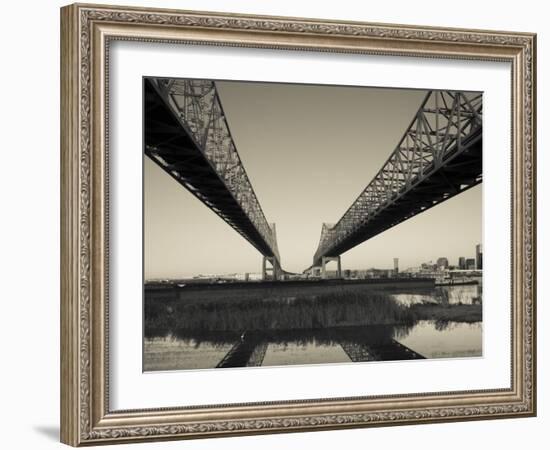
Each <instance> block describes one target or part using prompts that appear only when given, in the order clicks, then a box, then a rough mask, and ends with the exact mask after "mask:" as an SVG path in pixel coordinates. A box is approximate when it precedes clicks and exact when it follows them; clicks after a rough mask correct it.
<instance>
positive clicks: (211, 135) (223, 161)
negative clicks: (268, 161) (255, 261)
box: [153, 78, 280, 261]
mask: <svg viewBox="0 0 550 450" xmlns="http://www.w3.org/2000/svg"><path fill="white" fill-rule="evenodd" d="M153 82H154V84H155V85H156V87H157V90H158V92H159V94H160V95H161V96H162V97H163V99H164V101H165V102H166V103H167V104H168V105H169V106H170V107H171V108H172V110H173V111H174V112H175V113H176V114H177V116H178V118H179V120H180V122H181V124H182V126H183V127H184V128H185V129H186V130H187V131H188V132H189V134H190V135H191V136H192V138H193V139H194V141H195V143H196V144H197V147H198V148H199V149H200V150H201V151H202V153H203V155H204V156H205V157H206V159H207V160H208V161H209V163H210V165H211V166H212V167H213V168H214V170H215V172H216V173H217V174H218V176H219V177H220V179H222V180H223V182H224V183H225V185H226V186H227V189H228V190H229V192H230V193H231V194H232V196H233V197H234V198H235V200H236V201H237V203H238V204H239V205H240V206H241V208H242V209H243V211H244V212H245V213H246V215H247V216H248V218H249V219H250V220H251V222H252V223H253V224H254V226H255V228H256V230H257V231H258V233H259V234H260V235H261V236H262V238H263V239H264V241H265V242H266V243H267V244H268V246H269V248H270V249H271V251H272V256H276V257H277V260H278V261H279V260H280V259H279V251H278V248H277V239H276V235H275V230H274V227H273V226H271V225H270V224H269V223H268V222H267V220H266V218H265V215H264V213H263V211H262V208H261V206H260V203H259V201H258V198H257V197H256V194H255V192H254V189H253V188H252V185H251V183H250V180H249V179H248V175H247V174H246V171H245V169H244V166H243V164H242V162H241V159H240V157H239V154H238V152H237V149H236V147H235V143H234V141H233V137H232V136H231V131H230V129H229V126H228V124H227V121H226V118H225V114H224V111H223V108H222V104H221V101H220V99H219V96H218V92H217V90H216V85H215V83H214V82H213V81H209V80H195V79H178V80H174V79H162V78H159V79H155V80H154V81H153Z"/></svg>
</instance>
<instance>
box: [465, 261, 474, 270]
mask: <svg viewBox="0 0 550 450" xmlns="http://www.w3.org/2000/svg"><path fill="white" fill-rule="evenodd" d="M475 268H476V260H475V258H468V259H467V260H466V269H467V270H475Z"/></svg>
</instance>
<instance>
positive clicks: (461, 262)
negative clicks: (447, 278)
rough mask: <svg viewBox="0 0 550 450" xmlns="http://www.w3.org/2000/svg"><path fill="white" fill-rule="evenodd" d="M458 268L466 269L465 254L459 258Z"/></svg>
mask: <svg viewBox="0 0 550 450" xmlns="http://www.w3.org/2000/svg"><path fill="white" fill-rule="evenodd" d="M458 268H459V269H460V270H466V258H465V257H464V256H461V257H460V258H458Z"/></svg>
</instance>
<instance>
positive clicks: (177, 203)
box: [144, 82, 482, 279]
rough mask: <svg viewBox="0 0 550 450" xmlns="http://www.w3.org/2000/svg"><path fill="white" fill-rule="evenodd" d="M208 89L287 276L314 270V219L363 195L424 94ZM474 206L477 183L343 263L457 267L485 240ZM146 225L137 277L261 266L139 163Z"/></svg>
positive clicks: (246, 86)
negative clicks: (273, 231)
mask: <svg viewBox="0 0 550 450" xmlns="http://www.w3.org/2000/svg"><path fill="white" fill-rule="evenodd" d="M217 88H218V91H219V95H220V99H221V101H222V103H223V107H224V110H225V113H226V116H227V121H228V123H229V126H230V128H231V133H232V135H233V137H234V139H235V141H236V142H237V145H238V147H239V155H240V157H241V160H242V162H243V164H244V166H245V168H246V171H247V173H248V177H249V178H250V180H251V184H252V186H253V187H254V190H255V192H256V195H257V196H258V198H259V199H260V202H261V204H262V207H263V211H264V214H265V216H266V218H267V220H268V221H269V222H274V223H276V226H277V238H278V242H279V251H280V254H281V261H282V266H283V268H284V269H285V270H288V271H290V272H302V271H303V270H304V269H305V268H307V267H308V266H309V265H311V259H312V255H313V252H314V251H315V249H316V247H317V244H318V240H319V234H320V229H321V224H322V223H323V222H329V223H330V222H335V221H337V220H338V218H339V217H340V216H341V215H342V213H343V212H344V211H345V209H346V208H347V207H348V206H349V205H350V204H351V202H352V201H353V200H354V199H355V198H356V197H357V195H358V194H359V193H360V192H361V191H362V189H363V188H364V187H365V186H366V184H367V183H368V181H369V180H370V179H371V178H372V176H373V175H374V174H375V173H376V172H377V171H378V169H379V168H380V166H381V165H382V164H383V163H384V161H385V160H386V159H387V157H388V155H389V154H390V152H391V151H393V148H394V147H395V145H396V143H397V141H398V140H399V138H400V137H401V135H402V133H403V131H404V129H405V128H406V126H407V125H408V122H409V121H410V117H411V115H412V114H413V113H414V111H416V110H417V109H418V106H419V104H420V102H421V100H422V98H423V96H424V95H425V91H417V90H401V89H372V88H355V87H354V88H352V87H333V86H331V87H326V86H303V85H270V84H262V83H243V82H240V83H231V82H223V83H217ZM343 141H344V142H345V145H343V144H342V142H343ZM481 206H482V185H479V186H476V187H474V188H472V189H470V190H469V191H466V192H463V193H461V194H460V195H459V196H456V197H454V198H451V199H449V200H447V201H446V202H444V203H442V204H440V205H438V206H436V207H434V208H432V209H431V210H429V211H427V212H424V213H422V214H420V215H418V216H415V217H413V218H411V219H409V220H407V221H406V222H403V223H402V224H400V225H398V226H396V227H394V228H392V229H390V230H388V231H386V232H384V233H382V234H380V235H378V236H375V237H373V238H372V239H370V240H368V241H366V242H364V243H363V244H361V245H359V246H357V247H355V248H353V249H351V250H350V251H348V252H346V253H344V254H343V255H342V267H343V269H346V268H354V269H355V268H359V267H365V268H367V267H380V268H385V267H387V268H391V267H392V266H393V257H398V258H399V266H400V267H401V268H403V269H406V268H407V267H414V266H419V265H420V264H421V263H423V262H426V261H428V260H430V259H431V260H436V259H437V258H438V257H440V256H446V257H447V258H449V259H450V260H452V261H455V260H456V261H457V260H458V258H459V257H460V256H470V255H472V254H474V255H475V252H472V250H471V249H475V245H476V244H479V243H481V242H482V223H481V214H482V213H481ZM144 227H145V230H144V237H145V239H144V256H145V258H144V265H145V267H144V272H145V278H146V279H153V278H177V277H188V276H192V275H196V274H198V273H231V272H249V273H255V272H258V271H259V270H260V267H261V255H260V254H259V253H258V252H257V250H256V249H254V248H253V247H252V246H251V245H250V244H249V243H248V242H246V241H245V240H244V239H243V238H242V237H241V236H240V235H239V234H238V233H236V232H235V231H234V230H233V229H232V228H230V227H229V226H228V225H227V224H226V223H225V222H223V221H222V220H221V219H220V218H219V217H218V216H217V215H216V214H215V213H213V212H212V211H210V210H209V209H208V208H207V207H206V206H205V205H203V204H202V203H201V202H200V201H199V200H198V199H196V198H195V197H194V196H193V195H192V194H190V193H189V192H188V191H186V190H185V189H184V188H183V187H182V186H181V185H179V184H178V183H176V182H175V181H174V180H172V179H171V178H170V177H168V176H167V175H166V174H165V173H164V172H163V171H162V170H161V169H160V168H159V167H157V166H155V165H154V164H153V163H152V162H151V161H149V160H148V158H144ZM237 254H238V258H235V255H237ZM330 268H332V266H330V267H329V269H330Z"/></svg>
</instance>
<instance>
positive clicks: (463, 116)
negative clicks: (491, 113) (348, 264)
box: [304, 91, 483, 277]
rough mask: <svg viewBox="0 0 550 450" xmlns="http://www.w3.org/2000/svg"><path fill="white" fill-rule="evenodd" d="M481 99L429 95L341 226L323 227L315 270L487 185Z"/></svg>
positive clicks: (479, 96) (468, 95) (444, 93)
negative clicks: (484, 171)
mask: <svg viewBox="0 0 550 450" xmlns="http://www.w3.org/2000/svg"><path fill="white" fill-rule="evenodd" d="M482 119H483V110H482V94H481V93H465V92H456V91H430V92H429V93H428V94H427V95H426V97H425V98H424V101H423V102H422V104H421V105H420V108H419V109H418V111H417V112H416V114H415V116H414V117H413V119H412V121H411V123H410V125H409V126H408V128H407V129H406V130H405V132H404V134H403V136H402V137H401V139H400V140H399V142H398V144H397V146H396V148H395V149H394V150H393V152H392V153H391V155H390V156H389V158H388V160H387V161H386V162H385V163H384V165H383V166H382V168H381V169H380V170H379V172H378V173H377V174H376V176H375V177H374V178H373V179H372V181H371V182H370V183H369V184H368V185H367V187H366V188H365V189H364V190H363V192H361V194H360V195H359V197H357V199H356V200H355V201H354V202H353V204H352V205H351V206H350V207H349V209H348V210H347V211H346V212H345V213H344V215H343V216H342V218H341V219H340V220H339V221H338V222H337V223H336V224H326V223H325V224H323V226H322V228H321V238H320V241H319V246H318V248H317V251H316V252H315V255H314V257H313V265H312V266H311V267H309V268H308V269H306V270H305V271H304V272H306V273H312V272H317V271H320V272H322V275H323V277H325V276H326V268H325V266H326V264H327V263H328V262H329V261H332V260H336V261H337V263H338V272H339V273H338V275H339V276H341V273H340V272H341V269H340V255H341V254H342V253H344V252H346V251H348V250H350V249H352V248H353V247H355V246H357V245H359V244H361V243H362V242H364V241H366V240H367V239H370V238H372V237H374V236H376V235H377V234H380V233H382V232H383V231H385V230H387V229H389V228H391V227H394V226H396V225H398V224H399V223H401V222H403V221H405V220H407V219H410V218H411V217H414V216H415V215H417V214H420V213H422V212H424V211H426V210H428V209H429V208H432V207H433V206H435V205H437V204H440V203H442V202H444V201H445V200H448V199H449V198H451V197H453V196H455V195H458V194H460V193H461V192H464V191H466V190H467V189H470V188H471V187H473V186H475V185H477V184H479V183H481V182H482V129H483V123H482V122H483V120H482Z"/></svg>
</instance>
